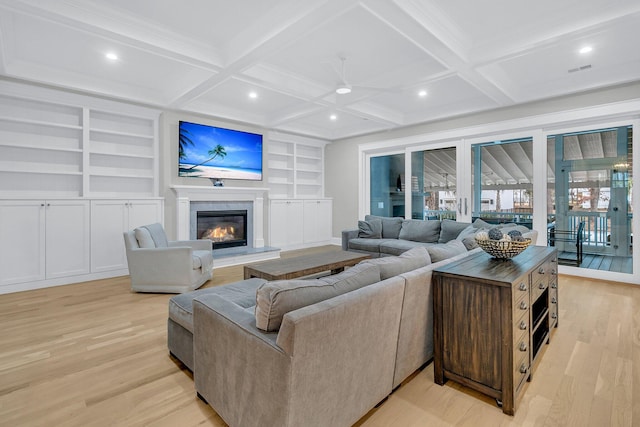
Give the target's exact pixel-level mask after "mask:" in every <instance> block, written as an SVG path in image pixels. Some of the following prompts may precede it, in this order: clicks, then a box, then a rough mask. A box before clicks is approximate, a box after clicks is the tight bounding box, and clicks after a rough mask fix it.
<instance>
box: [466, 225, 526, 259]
mask: <svg viewBox="0 0 640 427" xmlns="http://www.w3.org/2000/svg"><path fill="white" fill-rule="evenodd" d="M493 230H496V229H492V233H491V238H490V237H489V236H488V235H487V234H486V233H485V234H480V233H477V234H476V243H477V244H478V246H480V247H481V248H482V250H483V251H485V252H486V253H488V254H489V255H491V256H493V257H495V258H501V259H510V258H513V257H514V256H516V255H518V254H519V253H520V252H522V251H524V250H525V249H527V247H528V246H529V245H530V244H531V239H525V238H522V237H521V236H513V237H512V236H510V235H508V234H503V235H502V237H501V238H500V239H497V237H498V236H497V233H496V232H495V231H493Z"/></svg>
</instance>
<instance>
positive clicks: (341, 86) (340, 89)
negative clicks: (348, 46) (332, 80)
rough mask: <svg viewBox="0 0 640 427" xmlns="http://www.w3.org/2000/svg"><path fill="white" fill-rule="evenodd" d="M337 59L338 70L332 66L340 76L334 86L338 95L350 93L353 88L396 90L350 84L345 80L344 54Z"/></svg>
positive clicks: (345, 59)
mask: <svg viewBox="0 0 640 427" xmlns="http://www.w3.org/2000/svg"><path fill="white" fill-rule="evenodd" d="M339 59H340V69H339V70H338V69H337V68H336V67H334V70H335V71H336V73H337V74H338V77H339V78H340V82H339V83H338V85H337V86H336V93H337V94H338V95H347V94H349V93H351V91H352V90H353V89H366V90H373V91H379V92H397V91H396V90H394V89H387V88H382V87H369V86H352V85H351V84H350V83H349V82H347V77H346V71H345V63H346V61H347V58H345V57H344V56H340V57H339Z"/></svg>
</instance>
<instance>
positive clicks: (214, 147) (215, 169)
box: [178, 122, 262, 180]
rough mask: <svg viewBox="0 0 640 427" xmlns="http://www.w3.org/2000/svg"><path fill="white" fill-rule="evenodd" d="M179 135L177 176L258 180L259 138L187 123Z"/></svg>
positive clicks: (259, 172)
mask: <svg viewBox="0 0 640 427" xmlns="http://www.w3.org/2000/svg"><path fill="white" fill-rule="evenodd" d="M179 133H180V135H179V154H178V157H179V166H178V174H179V176H184V177H195V178H215V179H246V180H261V179H262V135H258V134H254V133H248V132H241V131H236V130H232V129H224V128H218V127H213V126H207V125H201V124H197V123H189V122H180V129H179Z"/></svg>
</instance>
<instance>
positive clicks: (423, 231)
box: [398, 219, 440, 243]
mask: <svg viewBox="0 0 640 427" xmlns="http://www.w3.org/2000/svg"><path fill="white" fill-rule="evenodd" d="M398 238H400V239H402V240H412V241H414V242H422V243H437V242H438V239H439V238H440V221H438V220H431V221H423V220H421V219H405V220H404V221H403V222H402V229H401V230H400V234H399V237H398Z"/></svg>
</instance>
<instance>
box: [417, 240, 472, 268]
mask: <svg viewBox="0 0 640 427" xmlns="http://www.w3.org/2000/svg"><path fill="white" fill-rule="evenodd" d="M427 251H428V252H429V256H430V257H431V262H433V263H436V262H438V261H442V260H443V259H447V258H453V257H454V256H456V255H458V254H462V253H465V252H467V248H466V247H465V245H464V243H462V242H461V241H460V240H451V241H450V242H448V243H442V244H440V245H433V246H429V247H427Z"/></svg>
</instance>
